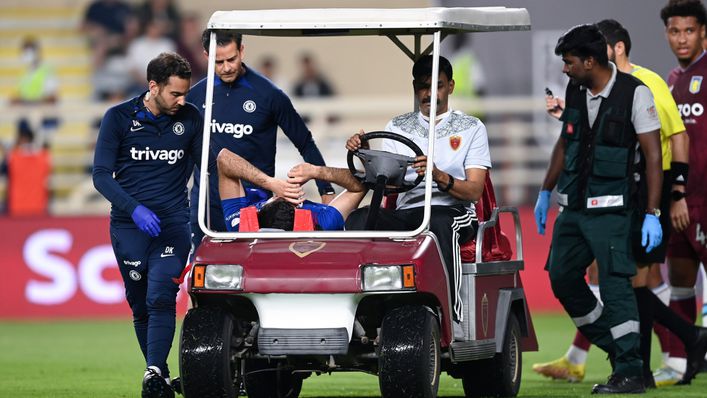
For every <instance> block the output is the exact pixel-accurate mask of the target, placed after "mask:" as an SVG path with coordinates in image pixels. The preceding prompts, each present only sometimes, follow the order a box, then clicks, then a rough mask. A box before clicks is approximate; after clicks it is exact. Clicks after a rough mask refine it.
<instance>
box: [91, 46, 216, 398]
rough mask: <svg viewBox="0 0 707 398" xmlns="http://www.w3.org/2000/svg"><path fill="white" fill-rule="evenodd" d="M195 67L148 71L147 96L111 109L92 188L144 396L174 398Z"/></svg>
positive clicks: (195, 131)
mask: <svg viewBox="0 0 707 398" xmlns="http://www.w3.org/2000/svg"><path fill="white" fill-rule="evenodd" d="M190 78H191V68H190V66H189V63H188V62H187V61H186V60H185V59H184V58H182V57H181V56H179V55H177V54H174V53H162V54H160V55H159V56H157V57H156V58H154V59H153V60H151V61H150V63H149V64H148V66H147V80H148V85H149V90H148V91H147V92H145V93H144V94H142V95H140V96H138V97H136V98H133V99H131V100H129V101H127V102H124V103H122V104H119V105H116V106H114V107H112V108H110V109H109V110H108V111H107V112H106V114H105V116H104V117H103V121H102V122H101V128H100V133H99V135H98V141H97V143H96V153H95V157H94V167H93V183H94V185H95V187H96V189H97V190H98V191H99V192H100V193H101V194H102V195H103V196H105V197H106V199H108V200H109V201H110V203H111V217H110V218H111V221H110V236H111V242H112V244H113V251H114V252H115V257H116V259H117V261H118V267H119V268H120V273H121V275H122V277H123V281H124V283H125V295H126V298H127V301H128V304H129V305H130V308H131V310H132V313H133V323H134V326H135V333H136V335H137V340H138V343H139V344H140V349H141V350H142V353H143V355H144V357H145V360H146V363H147V370H146V371H145V375H144V377H143V383H142V397H143V398H146V397H174V391H173V390H172V388H171V386H170V381H169V380H170V379H169V369H168V367H167V357H168V355H169V350H170V348H171V345H172V340H173V338H174V331H175V311H176V298H177V291H178V290H179V283H178V280H179V277H180V274H181V272H182V270H183V268H184V266H185V265H186V262H187V257H188V255H189V249H190V247H191V242H190V230H189V205H188V197H187V182H188V180H189V176H190V174H191V171H192V170H193V167H194V166H193V165H194V163H195V162H197V163H198V162H199V159H200V158H201V140H202V133H203V118H202V116H201V114H200V113H199V110H198V109H196V107H194V106H193V105H191V104H188V103H187V102H186V95H187V92H188V91H189V84H190Z"/></svg>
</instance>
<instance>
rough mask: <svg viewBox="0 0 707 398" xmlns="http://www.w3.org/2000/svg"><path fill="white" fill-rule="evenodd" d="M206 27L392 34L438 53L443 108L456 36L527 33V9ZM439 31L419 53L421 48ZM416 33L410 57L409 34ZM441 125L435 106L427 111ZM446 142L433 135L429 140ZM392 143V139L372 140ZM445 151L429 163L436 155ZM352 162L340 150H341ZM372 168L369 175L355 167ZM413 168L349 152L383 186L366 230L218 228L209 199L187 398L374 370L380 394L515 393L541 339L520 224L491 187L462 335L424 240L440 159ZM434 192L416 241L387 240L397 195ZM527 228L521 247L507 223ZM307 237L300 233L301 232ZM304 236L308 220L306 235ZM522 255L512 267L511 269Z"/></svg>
mask: <svg viewBox="0 0 707 398" xmlns="http://www.w3.org/2000/svg"><path fill="white" fill-rule="evenodd" d="M208 27H209V28H214V29H234V30H237V31H239V32H241V33H243V34H244V35H265V36H301V37H307V36H350V35H373V36H386V37H388V38H390V39H391V40H392V41H393V42H394V43H395V44H396V45H397V46H398V47H400V48H401V49H402V50H403V51H404V52H405V53H406V54H407V55H408V56H409V57H410V58H411V59H413V60H415V59H418V58H419V57H420V56H421V55H424V54H428V53H430V51H431V52H432V55H433V58H434V61H433V73H432V84H431V87H432V97H433V98H435V97H436V90H437V77H438V74H439V73H438V70H439V65H438V60H437V56H438V55H439V48H440V41H441V40H442V38H443V37H444V36H446V35H448V34H454V33H463V32H476V31H507V30H528V29H529V28H530V21H529V16H528V13H527V11H526V10H525V9H508V8H504V7H483V8H422V9H297V10H258V11H219V12H216V13H214V14H213V15H212V17H211V19H210V20H209V23H208ZM430 34H431V35H432V36H433V37H432V43H431V44H430V46H429V47H428V48H427V49H422V48H421V47H422V46H421V38H422V36H424V35H430ZM403 35H412V36H413V37H414V48H412V49H408V48H407V47H406V46H405V44H404V43H403V42H402V41H401V40H400V39H399V38H398V37H399V36H403ZM215 54H216V40H215V38H214V36H213V34H212V40H211V48H210V51H209V65H210V67H209V72H208V84H207V92H206V101H205V104H206V105H205V120H206V121H209V120H211V111H212V109H211V107H212V98H213V79H214V68H213V65H214V62H215ZM431 108H432V109H431V111H430V112H431V114H434V113H435V112H436V103H435V101H432V103H431ZM208 125H209V123H206V126H205V128H204V137H203V139H204V141H203V142H204V156H203V161H202V165H201V166H202V167H201V170H202V174H201V176H200V178H201V186H202V187H206V186H208V179H207V175H206V172H205V170H207V167H206V162H207V153H208V152H207V151H208V148H209V138H210V134H209V131H210V128H209V127H208ZM430 136H434V131H432V128H431V131H430ZM378 138H383V139H395V140H399V141H400V140H402V141H401V142H403V143H405V144H406V145H408V146H410V148H411V149H412V150H413V152H415V153H418V154H421V153H422V151H421V149H420V148H419V147H417V146H416V145H415V144H414V143H413V142H412V141H409V140H408V141H409V143H406V142H405V141H404V138H403V137H401V136H398V135H396V134H392V133H389V132H376V133H370V134H369V135H367V136H366V139H369V140H370V139H378ZM434 143H435V140H429V147H428V148H427V153H429V154H434ZM342 150H343V148H342ZM354 157H357V158H359V159H361V161H362V163H363V165H364V172H360V171H358V170H356V167H355V166H354V162H353V158H354ZM410 159H411V158H409V157H406V156H401V155H395V154H390V153H386V152H382V151H376V150H364V149H361V150H358V151H356V152H350V153H349V154H348V161H349V167H350V168H351V170H352V173H354V175H356V176H357V177H358V178H359V179H360V180H361V181H362V182H363V183H364V184H365V185H367V186H368V187H369V188H370V189H371V190H373V196H372V199H371V209H372V211H371V212H370V216H369V220H368V221H369V222H368V225H369V226H371V228H370V230H365V231H314V230H306V228H305V230H297V228H295V229H296V231H294V232H293V231H271V230H269V231H258V230H257V229H253V230H249V229H248V228H244V227H243V226H244V224H245V223H244V218H245V217H244V216H243V215H242V216H241V231H240V232H238V233H233V232H231V233H229V232H218V231H212V230H211V229H210V228H209V227H208V225H206V221H205V220H206V217H205V213H206V208H207V207H208V206H206V203H207V197H206V195H207V192H208V189H201V191H200V197H199V220H200V223H201V228H202V230H203V231H204V232H205V234H206V237H205V238H204V240H203V242H202V244H201V245H200V247H199V248H198V250H197V252H196V253H195V257H194V262H193V266H192V268H191V271H190V272H189V274H188V279H187V280H188V291H189V294H190V296H191V299H192V303H193V308H191V309H190V310H189V312H188V313H187V315H186V317H185V319H184V323H183V326H182V331H181V337H180V350H179V364H180V373H181V374H180V375H181V390H182V392H183V394H184V395H185V396H186V397H188V398H193V397H236V396H238V395H239V394H240V393H241V392H242V391H241V387H244V389H245V392H246V393H247V395H248V396H249V397H251V398H261V397H263V398H264V397H297V396H298V395H299V393H300V390H301V388H302V383H303V380H304V379H306V378H307V377H309V376H310V375H311V374H313V373H314V374H317V375H319V374H322V373H331V372H340V371H362V372H367V373H371V374H375V375H378V377H379V381H380V389H381V394H382V396H383V397H435V396H437V389H438V385H439V375H440V372H442V371H445V372H447V373H448V374H449V375H450V376H452V377H454V378H461V379H462V383H463V387H464V394H465V395H466V396H467V397H475V396H509V397H510V396H516V395H517V394H518V391H519V389H520V381H521V365H522V360H521V354H522V352H523V351H533V350H537V341H536V338H535V332H534V329H533V324H532V321H531V318H530V313H529V311H528V306H527V303H526V299H525V294H524V291H523V286H522V283H521V279H520V275H519V271H521V270H522V269H523V250H522V236H521V229H520V221H519V216H518V212H517V210H516V209H514V208H496V207H495V200H494V198H493V187H492V186H491V185H490V180H489V179H487V184H486V187H485V195H484V197H483V198H482V200H481V201H480V203H478V204H477V209H478V212H477V213H478V215H479V219H480V226H479V229H478V233H477V236H476V239H475V241H473V242H471V243H470V244H467V245H463V246H462V249H461V250H462V259H463V261H464V263H463V265H462V276H461V281H460V282H461V290H460V292H461V293H460V296H461V302H462V308H463V310H462V316H461V317H460V318H461V322H460V326H461V335H459V333H458V335H457V336H455V335H454V331H453V321H452V316H451V314H452V299H451V297H453V296H452V294H451V293H450V291H449V290H450V289H449V287H448V286H449V283H448V280H449V276H448V275H447V270H446V267H445V266H444V264H443V260H442V258H441V254H440V251H439V248H438V244H437V240H436V238H435V236H434V235H433V234H432V233H430V232H429V231H428V225H429V221H430V202H431V191H432V182H431V181H432V177H431V171H432V167H431V163H432V161H433V159H432V156H429V159H428V166H429V167H427V174H426V177H427V178H425V179H424V182H423V180H422V178H418V179H417V180H415V181H406V180H405V179H404V178H403V177H404V175H405V170H406V169H407V167H408V165H409V164H410ZM420 183H424V184H425V212H424V219H423V222H422V224H421V225H420V226H419V227H418V228H417V229H415V230H413V231H376V230H374V227H375V221H376V220H375V211H373V209H377V208H378V207H379V206H380V205H381V202H383V198H384V196H385V195H387V194H390V193H395V192H403V191H405V190H408V189H411V188H412V187H414V186H416V185H417V184H420ZM503 212H506V213H510V214H511V215H512V217H513V220H514V224H515V249H514V250H513V249H512V248H511V246H510V244H509V242H508V240H507V239H506V237H505V236H504V235H503V234H502V233H501V232H500V229H499V214H500V213H503ZM295 224H296V225H297V221H296V222H295ZM304 224H306V223H304ZM511 257H513V259H511Z"/></svg>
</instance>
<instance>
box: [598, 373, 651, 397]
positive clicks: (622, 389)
mask: <svg viewBox="0 0 707 398" xmlns="http://www.w3.org/2000/svg"><path fill="white" fill-rule="evenodd" d="M644 392H646V388H645V387H644V386H643V377H641V376H631V377H627V376H620V375H611V376H610V377H609V382H608V383H606V384H595V385H594V387H593V388H592V394H643V393H644Z"/></svg>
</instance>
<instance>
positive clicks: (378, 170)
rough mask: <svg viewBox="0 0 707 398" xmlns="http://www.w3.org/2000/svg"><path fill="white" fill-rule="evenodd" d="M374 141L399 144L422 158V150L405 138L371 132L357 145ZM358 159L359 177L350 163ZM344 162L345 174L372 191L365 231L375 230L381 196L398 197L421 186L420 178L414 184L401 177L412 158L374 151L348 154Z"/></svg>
mask: <svg viewBox="0 0 707 398" xmlns="http://www.w3.org/2000/svg"><path fill="white" fill-rule="evenodd" d="M375 138H388V139H391V140H393V141H397V142H400V143H401V144H403V145H405V146H406V147H408V148H410V149H411V150H412V151H413V152H414V153H415V156H416V157H417V156H422V155H424V153H422V150H421V149H420V147H419V146H417V144H415V143H414V142H413V141H412V140H410V139H408V138H405V137H403V136H401V135H399V134H395V133H391V132H388V131H372V132H370V133H366V134H364V135H362V136H361V144H364V143H366V142H368V140H371V139H375ZM354 156H356V157H357V158H359V159H361V162H363V168H364V170H365V171H364V172H363V173H360V172H358V171H357V170H356V168H355V167H354V163H353V157H354ZM346 162H347V163H348V166H349V171H351V174H353V176H354V177H355V178H357V179H358V180H359V181H361V183H362V184H363V185H364V186H365V187H367V188H372V189H373V197H372V198H371V205H370V207H369V210H368V217H367V218H366V227H365V229H367V230H370V229H375V228H376V223H377V222H378V212H379V211H380V205H381V202H382V201H383V195H384V194H389V193H400V192H406V191H409V190H411V189H413V188H415V187H416V186H418V185H419V184H420V182H422V180H423V179H424V178H425V176H424V175H418V176H417V178H416V179H415V181H412V182H410V181H405V174H406V172H407V170H408V167H409V166H410V165H411V164H413V163H415V158H414V157H410V156H405V155H399V154H397V153H391V152H385V151H377V150H373V149H362V148H360V149H358V150H356V151H349V152H348V154H347V156H346Z"/></svg>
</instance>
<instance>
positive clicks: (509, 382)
mask: <svg viewBox="0 0 707 398" xmlns="http://www.w3.org/2000/svg"><path fill="white" fill-rule="evenodd" d="M520 339H521V334H520V324H519V323H518V318H516V316H515V314H513V313H511V314H510V315H509V316H508V324H507V325H506V333H505V335H504V337H503V351H501V352H499V353H497V354H496V355H495V356H494V357H493V358H491V359H485V360H481V361H474V362H471V363H469V364H465V365H464V375H463V377H462V385H463V386H464V395H465V396H466V397H467V398H477V397H515V396H517V395H518V392H519V391H520V380H521V373H522V371H523V357H522V351H521V349H520Z"/></svg>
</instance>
